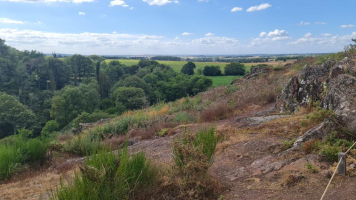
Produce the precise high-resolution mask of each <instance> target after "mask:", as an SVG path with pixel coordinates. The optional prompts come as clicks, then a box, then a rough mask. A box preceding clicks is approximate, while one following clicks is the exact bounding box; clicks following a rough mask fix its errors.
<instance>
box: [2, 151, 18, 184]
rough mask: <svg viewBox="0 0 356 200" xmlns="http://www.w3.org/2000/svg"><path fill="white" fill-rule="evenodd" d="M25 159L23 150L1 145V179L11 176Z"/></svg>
mask: <svg viewBox="0 0 356 200" xmlns="http://www.w3.org/2000/svg"><path fill="white" fill-rule="evenodd" d="M23 161H24V158H23V156H22V154H21V152H20V151H19V150H17V149H15V148H8V147H7V146H5V145H1V146H0V180H3V179H6V178H10V177H11V175H13V174H14V173H16V172H17V171H18V169H19V166H20V164H21V163H22V162H23Z"/></svg>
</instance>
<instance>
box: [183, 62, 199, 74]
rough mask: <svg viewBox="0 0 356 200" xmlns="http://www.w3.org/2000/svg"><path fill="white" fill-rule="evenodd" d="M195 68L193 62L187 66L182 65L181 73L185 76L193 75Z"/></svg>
mask: <svg viewBox="0 0 356 200" xmlns="http://www.w3.org/2000/svg"><path fill="white" fill-rule="evenodd" d="M195 68H196V66H195V64H194V63H193V62H188V63H187V64H185V65H183V67H182V70H181V72H182V73H183V74H187V75H193V74H194V69H195Z"/></svg>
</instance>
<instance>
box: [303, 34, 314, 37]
mask: <svg viewBox="0 0 356 200" xmlns="http://www.w3.org/2000/svg"><path fill="white" fill-rule="evenodd" d="M311 36H313V34H311V33H307V34H305V35H304V37H311Z"/></svg>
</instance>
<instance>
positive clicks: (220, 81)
mask: <svg viewBox="0 0 356 200" xmlns="http://www.w3.org/2000/svg"><path fill="white" fill-rule="evenodd" d="M110 61H111V59H107V60H106V62H110ZM119 61H120V62H121V63H122V64H124V65H126V66H131V65H137V63H138V62H139V60H121V59H119ZM294 61H295V60H289V61H287V62H283V61H278V62H276V61H275V62H264V63H243V64H244V65H245V67H246V71H247V72H249V71H250V69H251V67H252V66H253V65H259V64H267V65H272V66H279V65H284V64H287V63H293V62H294ZM158 62H159V63H162V64H165V65H169V66H171V67H172V68H173V70H174V71H175V72H178V73H179V72H180V70H181V69H182V67H183V65H184V64H186V63H187V61H158ZM194 63H195V65H196V66H197V68H196V69H195V72H196V71H197V70H198V69H202V70H203V69H204V67H205V66H207V65H214V66H220V68H221V71H222V72H223V73H224V69H225V66H226V65H227V64H229V63H223V62H194ZM209 78H211V79H213V87H217V86H220V85H229V84H230V83H231V81H233V80H234V79H236V78H238V76H209Z"/></svg>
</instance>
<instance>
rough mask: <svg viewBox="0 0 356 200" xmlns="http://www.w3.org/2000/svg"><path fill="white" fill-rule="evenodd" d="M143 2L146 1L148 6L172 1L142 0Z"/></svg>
mask: <svg viewBox="0 0 356 200" xmlns="http://www.w3.org/2000/svg"><path fill="white" fill-rule="evenodd" d="M143 2H146V3H148V4H149V5H150V6H153V5H157V6H162V5H166V4H168V3H172V1H170V0H143Z"/></svg>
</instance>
